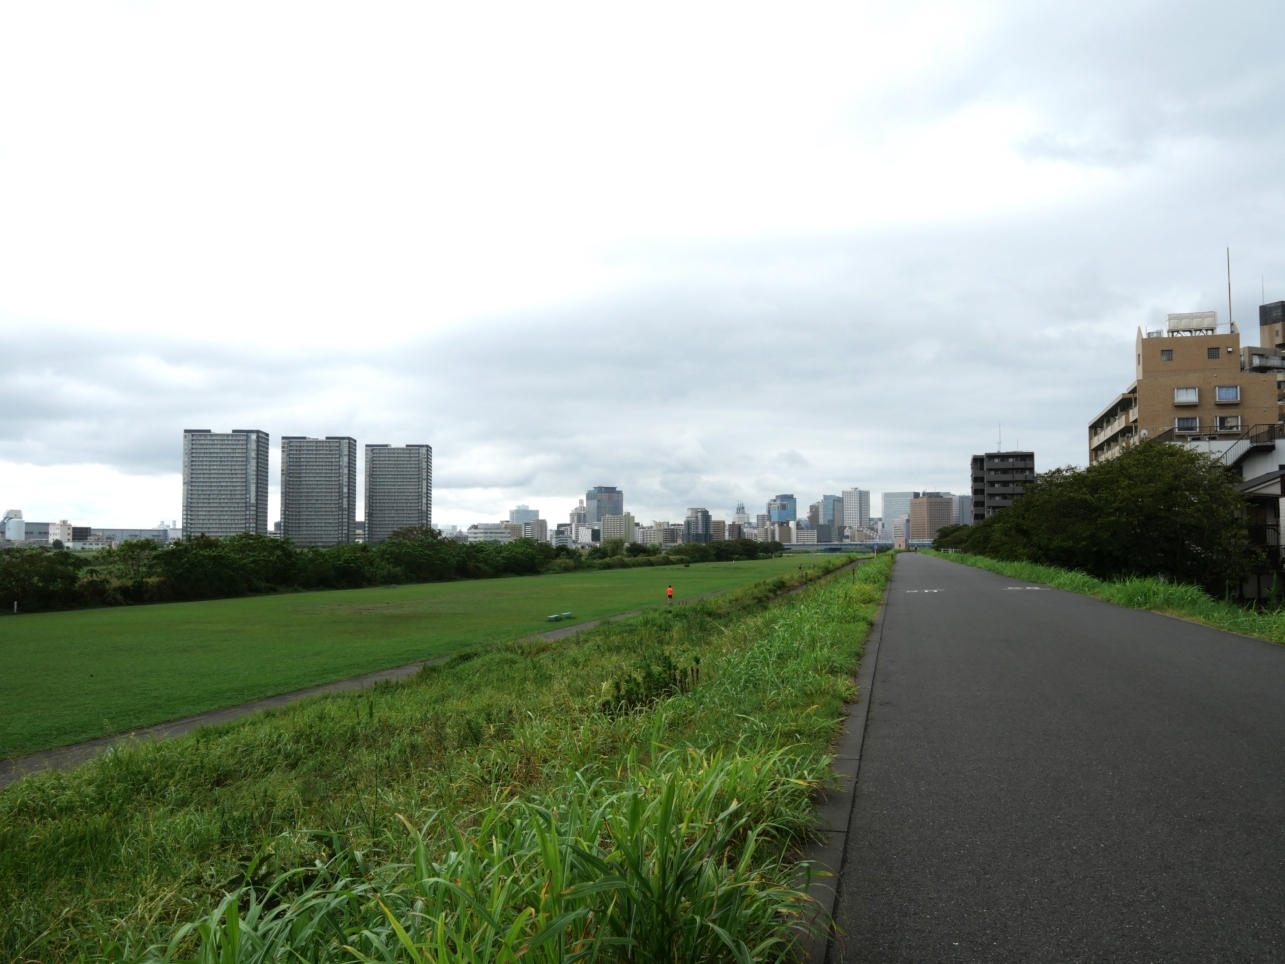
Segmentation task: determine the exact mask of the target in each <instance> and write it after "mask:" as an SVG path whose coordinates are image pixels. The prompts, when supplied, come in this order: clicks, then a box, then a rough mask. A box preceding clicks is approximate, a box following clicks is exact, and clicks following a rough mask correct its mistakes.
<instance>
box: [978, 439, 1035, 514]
mask: <svg viewBox="0 0 1285 964" xmlns="http://www.w3.org/2000/svg"><path fill="white" fill-rule="evenodd" d="M971 470H972V478H973V494H972V500H973V522H981V521H982V520H983V519H986V518H989V517H990V516H993V515H994V514H995V513H996V512H998V511H999V510H1000V509H1003V508H1005V507H1007V506H1010V505H1012V504H1013V500H1014V499H1015V498H1017V497H1018V496H1019V495H1022V494H1023V493H1025V492H1026V486H1027V485H1030V484H1031V483H1032V482H1034V481H1035V453H1034V452H987V453H986V454H984V455H974V456H973V459H972V464H971Z"/></svg>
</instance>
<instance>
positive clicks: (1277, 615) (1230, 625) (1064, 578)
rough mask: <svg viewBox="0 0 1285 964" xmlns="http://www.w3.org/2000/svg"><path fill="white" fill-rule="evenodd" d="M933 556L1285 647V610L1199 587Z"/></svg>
mask: <svg viewBox="0 0 1285 964" xmlns="http://www.w3.org/2000/svg"><path fill="white" fill-rule="evenodd" d="M929 554H930V555H934V556H937V557H938V558H941V559H949V560H950V561H951V562H962V563H963V564H964V565H966V566H973V567H975V568H977V569H986V570H988V571H990V572H994V573H998V574H999V575H1001V576H1009V577H1011V578H1013V579H1023V580H1025V581H1027V582H1038V583H1042V584H1043V585H1046V586H1052V587H1053V588H1054V589H1065V590H1066V591H1067V592H1075V593H1080V594H1081V595H1083V596H1096V597H1097V598H1098V599H1103V600H1106V601H1107V602H1110V603H1115V604H1116V605H1117V606H1124V607H1127V608H1129V609H1147V610H1151V611H1153V612H1160V613H1168V614H1169V615H1172V616H1181V617H1182V618H1183V619H1190V620H1193V621H1194V622H1198V623H1203V624H1204V625H1206V626H1212V627H1214V628H1215V629H1226V630H1230V631H1232V632H1236V633H1244V634H1245V635H1246V636H1257V637H1258V638H1259V639H1266V640H1270V641H1271V642H1273V643H1285V610H1283V609H1258V608H1249V607H1246V606H1241V605H1239V604H1237V603H1234V602H1231V601H1229V600H1222V599H1215V598H1213V597H1212V596H1210V595H1209V594H1208V593H1206V592H1205V591H1204V590H1203V589H1201V588H1200V587H1199V586H1193V585H1189V584H1187V583H1177V582H1164V581H1162V580H1160V579H1156V578H1154V577H1146V578H1143V577H1136V576H1135V577H1131V578H1127V579H1119V580H1104V579H1097V578H1095V577H1093V576H1089V575H1086V574H1085V573H1083V572H1078V571H1073V570H1069V569H1059V568H1057V567H1056V566H1044V565H1040V564H1039V563H1034V562H1005V561H1003V560H999V559H991V558H989V557H988V556H978V555H972V554H970V553H966V552H953V553H949V554H947V553H939V552H931V551H929Z"/></svg>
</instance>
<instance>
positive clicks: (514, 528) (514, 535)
mask: <svg viewBox="0 0 1285 964" xmlns="http://www.w3.org/2000/svg"><path fill="white" fill-rule="evenodd" d="M500 525H502V526H503V527H504V529H505V531H507V532H508V534H509V539H510V540H512V541H514V542H516V541H517V540H519V539H521V538H522V523H521V522H501V523H500Z"/></svg>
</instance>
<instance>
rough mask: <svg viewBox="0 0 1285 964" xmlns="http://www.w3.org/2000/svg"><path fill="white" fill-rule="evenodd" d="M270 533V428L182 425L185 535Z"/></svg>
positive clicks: (216, 535)
mask: <svg viewBox="0 0 1285 964" xmlns="http://www.w3.org/2000/svg"><path fill="white" fill-rule="evenodd" d="M242 532H251V533H254V534H256V535H261V536H266V535H267V534H268V433H267V432H261V431H259V430H258V429H233V430H232V431H231V432H211V431H210V430H209V429H196V428H189V429H184V430H183V538H185V539H192V538H195V537H196V536H199V535H206V536H209V537H210V538H212V539H222V538H225V537H227V536H234V535H237V534H239V533H242Z"/></svg>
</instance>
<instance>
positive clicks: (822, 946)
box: [795, 575, 892, 964]
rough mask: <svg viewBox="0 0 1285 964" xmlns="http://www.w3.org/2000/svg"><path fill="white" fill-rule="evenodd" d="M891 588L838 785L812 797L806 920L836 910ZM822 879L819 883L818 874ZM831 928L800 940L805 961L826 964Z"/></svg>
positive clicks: (848, 707) (839, 753)
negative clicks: (810, 903) (815, 835)
mask: <svg viewBox="0 0 1285 964" xmlns="http://www.w3.org/2000/svg"><path fill="white" fill-rule="evenodd" d="M891 588H892V577H891V575H889V578H888V585H887V586H885V587H884V591H883V602H882V603H881V604H880V606H879V612H878V613H876V614H875V618H874V621H873V622H871V624H870V632H869V635H867V637H866V644H865V649H864V650H863V652H862V654H861V662H860V663H859V664H858V666H857V675H856V685H857V699H856V702H853V703H848V704H845V706H844V708H843V711H844V720H843V728H842V730H841V731H840V733H839V738H838V740H837V741H836V743H835V751H834V762H833V763H832V764H831V769H832V770H833V771H834V775H835V777H836V780H837V783H836V785H835V786H831V787H827V788H825V789H823V790H821V791H820V792H819V793H818V794H817V797H816V805H817V827H818V832H819V834H820V838H819V839H818V840H815V841H814V842H813V843H811V844H809V845H808V847H807V848H805V849H804V851H803V856H802V857H801V858H800V862H803V863H806V864H808V865H809V866H810V867H811V875H812V886H811V890H810V893H811V895H812V897H813V898H814V899H815V900H816V902H817V903H816V905H815V906H814V908H813V913H812V916H811V917H810V920H812V921H815V920H817V919H821V920H825V921H832V920H833V917H834V905H835V901H836V899H837V897H838V887H839V881H840V879H841V875H842V873H843V864H844V859H845V857H846V854H847V845H848V828H849V824H850V822H851V819H852V807H853V804H854V803H855V801H856V783H857V775H858V771H859V770H860V768H861V746H862V743H863V742H864V741H865V735H866V720H867V719H868V717H869V715H870V700H871V697H872V695H873V691H874V677H875V667H876V664H877V663H878V661H879V643H880V641H881V640H882V639H883V620H884V614H885V613H887V611H888V593H889V591H890V590H891ZM819 874H820V875H824V876H821V877H819V878H818V875H819ZM807 876H808V873H807V871H806V870H802V871H800V873H799V875H798V877H797V879H796V882H795V883H796V886H798V887H799V888H800V889H802V888H803V886H804V884H805V883H806V882H807ZM832 931H833V928H832V927H830V926H829V925H827V928H826V929H825V930H824V931H823V932H821V933H816V932H812V933H809V934H808V935H807V937H805V938H804V939H803V940H801V941H800V945H801V947H802V950H803V959H804V960H805V961H808V962H810V964H822V962H824V961H825V959H826V956H827V953H828V952H829V948H830V945H831V943H833V939H834V936H835V935H834V934H833V932H832Z"/></svg>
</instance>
